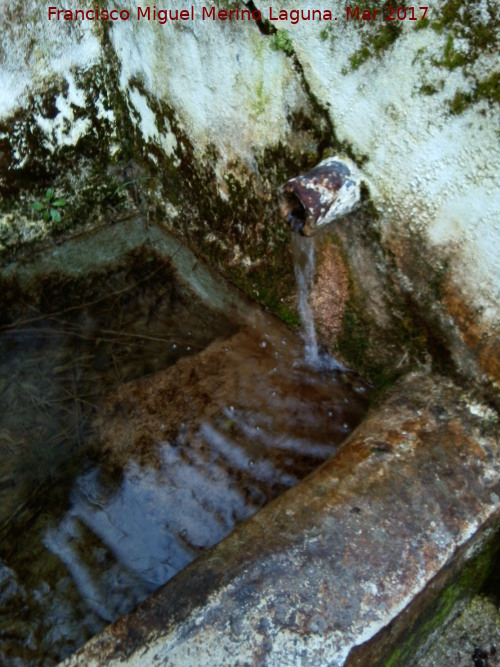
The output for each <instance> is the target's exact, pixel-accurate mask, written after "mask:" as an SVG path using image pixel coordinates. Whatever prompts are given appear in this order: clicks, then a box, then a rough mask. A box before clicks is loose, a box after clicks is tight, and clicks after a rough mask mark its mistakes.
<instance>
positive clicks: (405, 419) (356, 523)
mask: <svg viewBox="0 0 500 667" xmlns="http://www.w3.org/2000/svg"><path fill="white" fill-rule="evenodd" d="M496 431H497V417H496V414H495V413H494V412H493V411H492V410H491V409H490V408H488V407H487V406H481V405H480V404H478V403H477V401H475V399H474V398H473V397H472V396H470V395H468V394H467V392H465V391H464V390H463V389H462V388H460V387H457V386H456V385H454V384H453V382H452V381H451V380H449V379H447V378H444V377H439V376H434V375H432V374H426V373H422V374H411V375H409V376H407V377H406V378H403V379H402V380H401V381H399V382H398V383H397V384H396V385H395V386H394V387H393V389H392V390H391V391H390V392H389V393H388V395H387V396H386V398H385V400H384V401H383V403H382V404H381V405H379V406H378V407H377V408H376V409H374V410H373V411H372V412H371V413H370V414H369V415H368V416H367V417H366V418H365V420H364V421H363V422H362V424H361V425H360V426H359V427H358V428H357V429H356V430H355V431H354V433H353V434H352V435H351V436H350V438H349V439H348V440H347V441H346V442H345V443H344V444H343V445H342V446H341V448H340V449H339V451H338V452H337V453H336V454H335V455H334V456H333V457H332V458H331V459H329V460H328V461H327V462H325V463H324V464H323V465H322V466H320V468H318V469H317V470H316V471H315V472H313V473H312V474H311V475H310V476H308V477H307V478H306V479H305V480H303V481H302V482H300V483H299V484H298V485H297V486H296V487H294V488H293V489H290V490H289V491H287V492H285V493H284V494H283V495H282V496H280V497H279V498H277V499H276V500H274V501H272V502H271V503H269V504H268V505H267V506H265V507H264V508H263V509H262V510H260V511H259V512H258V513H257V514H255V515H254V516H253V517H251V518H250V519H248V520H247V521H245V522H244V523H242V524H240V525H239V526H238V527H237V528H236V529H235V530H234V531H233V532H232V533H231V534H230V535H229V536H228V537H226V538H225V539H224V540H222V541H221V542H220V543H219V544H217V545H216V546H214V547H213V548H211V549H209V550H208V551H207V552H205V553H204V554H203V555H202V556H201V557H200V558H198V559H197V560H196V561H194V562H193V563H192V564H191V565H189V566H188V567H187V568H186V569H185V570H183V571H182V572H180V573H179V574H178V575H177V576H176V577H174V578H173V579H172V580H171V581H170V582H168V583H167V584H166V585H165V586H164V587H162V588H161V589H159V590H158V591H157V592H156V593H154V594H153V595H152V596H151V597H150V598H148V599H147V600H146V601H145V602H143V603H142V604H141V605H139V607H138V608H137V609H136V610H135V611H134V612H132V613H130V614H129V615H127V616H125V617H123V618H121V619H119V620H118V621H117V622H116V623H114V624H112V625H111V626H109V627H108V628H106V629H105V630H104V631H103V632H102V633H100V634H99V635H97V636H96V637H94V638H93V639H91V640H90V642H88V643H87V644H86V645H85V646H84V647H82V648H81V649H80V650H78V651H77V652H76V653H75V654H74V655H73V656H71V657H70V658H68V659H67V660H66V661H65V662H64V663H62V664H63V665H65V666H66V667H74V666H77V665H78V666H79V665H86V666H88V667H92V666H98V665H114V664H128V665H160V664H161V665H179V666H180V665H193V664H212V665H227V664H232V665H237V664H241V665H244V664H266V665H284V664H308V665H318V666H320V665H339V666H340V665H366V664H370V665H374V664H379V662H380V661H382V662H380V664H387V663H386V659H387V656H388V655H390V653H391V651H393V649H394V646H395V642H397V638H398V637H402V636H403V633H404V631H405V629H406V628H407V627H408V625H409V623H410V621H412V608H413V610H414V612H415V609H416V610H417V611H416V612H415V613H416V614H417V615H418V614H420V613H421V611H422V609H427V610H428V609H429V608H432V605H433V604H435V603H436V600H437V599H438V597H439V594H440V593H441V592H442V591H443V590H444V589H445V587H446V586H447V585H448V584H450V582H451V581H452V579H453V577H456V576H457V572H460V571H461V570H462V569H463V567H464V564H467V563H469V562H471V560H473V559H474V558H476V557H477V555H478V553H480V552H482V551H483V550H484V549H485V545H487V544H491V542H492V540H493V539H494V537H495V536H496V535H497V534H498V529H499V526H500V481H499V477H500V476H499V474H498V473H499V470H500V445H499V441H498V435H497V434H496ZM448 611H451V607H450V609H449V610H448ZM415 613H414V614H413V615H414V616H415ZM405 615H406V616H405ZM413 620H414V619H413ZM412 622H413V621H412ZM367 655H370V662H369V663H367V662H366V660H367ZM301 661H302V662H301ZM304 661H305V662H304ZM390 664H391V665H392V664H394V665H397V664H403V663H400V662H398V661H397V659H396V661H395V662H391V663H390ZM404 664H405V665H406V664H411V663H410V662H408V661H405V662H404Z"/></svg>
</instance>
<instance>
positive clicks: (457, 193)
mask: <svg viewBox="0 0 500 667" xmlns="http://www.w3.org/2000/svg"><path fill="white" fill-rule="evenodd" d="M78 4H79V3H76V2H72V3H69V5H68V7H69V8H73V9H76V8H77V7H78ZM329 5H330V3H328V2H324V1H323V0H318V1H317V2H314V3H308V2H303V3H301V5H300V8H301V9H307V8H313V9H317V8H322V9H323V10H326V9H331V7H330V6H329ZM114 6H115V7H117V8H118V9H120V8H129V4H128V3H126V2H116V3H115V5H114ZM193 6H194V10H193V11H194V13H195V18H194V19H193V20H189V21H185V22H173V21H168V22H167V23H165V24H163V25H162V24H160V23H159V21H158V20H156V21H155V20H153V19H152V15H151V20H150V21H146V20H145V19H144V18H142V19H141V20H140V21H137V13H136V11H135V10H133V11H131V17H130V20H129V21H116V22H112V21H110V22H103V21H100V22H97V21H95V22H93V23H92V22H89V21H87V22H83V23H82V22H75V21H63V20H59V21H56V20H54V19H53V20H50V21H49V20H48V9H47V6H46V5H45V3H42V2H33V3H31V4H30V5H29V6H27V5H26V4H25V3H22V2H17V1H15V0H7V1H6V2H4V3H3V5H2V9H1V12H0V23H1V29H2V35H3V49H2V51H1V52H0V61H1V62H0V64H1V67H0V195H1V200H0V244H1V248H0V249H3V254H4V257H7V258H8V257H9V255H10V254H12V253H14V252H15V251H16V250H17V249H18V248H19V247H21V246H24V245H25V244H26V243H32V242H34V241H40V240H43V239H45V238H47V237H50V236H53V235H55V236H57V235H60V234H61V233H67V232H69V231H71V229H73V228H74V227H75V226H76V225H80V226H81V225H85V224H86V225H91V224H94V225H95V224H103V223H106V224H107V223H108V222H109V221H110V220H116V219H119V218H120V215H123V214H126V212H127V211H128V210H129V209H130V208H131V207H134V206H135V207H137V206H139V207H140V208H141V207H142V209H141V210H143V211H145V212H146V213H147V215H152V216H154V217H155V218H156V219H157V220H162V222H163V224H165V225H166V226H168V227H170V228H171V229H173V230H174V231H176V232H177V233H179V234H181V235H182V236H183V237H184V238H186V240H187V241H188V242H189V243H190V244H191V245H192V246H193V247H195V248H196V249H197V250H198V251H199V252H201V253H202V254H204V255H205V256H207V257H208V258H209V259H210V260H211V261H212V262H215V263H217V264H218V265H219V266H220V267H221V269H222V270H225V271H226V272H227V273H228V274H229V275H230V276H231V277H232V278H233V279H237V278H238V279H240V282H241V284H242V285H243V286H244V288H245V289H247V291H249V292H251V293H252V292H253V295H254V296H256V297H257V298H258V299H260V300H262V301H263V302H265V303H267V305H270V306H271V307H272V308H273V309H274V310H276V311H278V313H279V314H281V315H282V316H285V315H286V312H285V311H286V308H285V306H282V304H285V305H286V304H287V302H288V301H287V300H289V299H290V294H291V292H292V290H293V287H291V285H292V284H293V280H290V277H291V272H290V271H289V270H288V269H287V264H289V261H290V260H289V256H286V252H285V255H284V251H283V249H286V248H287V247H288V246H287V230H286V229H285V227H284V226H283V225H282V224H281V223H280V222H279V216H278V213H277V208H276V206H275V203H274V195H275V192H276V188H277V186H278V185H279V184H280V182H282V180H283V179H284V178H286V177H289V176H293V175H295V173H296V172H298V171H299V170H301V169H305V168H307V167H310V166H312V164H314V163H315V162H316V161H318V160H319V159H321V158H322V157H323V156H324V155H326V154H332V153H333V152H338V151H341V152H342V151H344V152H346V153H348V154H350V155H351V156H352V157H354V158H355V159H356V160H357V161H358V162H359V163H360V164H361V166H362V169H363V171H364V174H365V176H366V182H367V186H368V193H369V194H367V195H366V197H365V201H366V202H370V201H371V202H372V204H374V209H373V210H372V211H371V213H370V220H369V225H370V226H371V232H370V233H372V236H371V238H370V240H369V241H366V227H365V226H363V227H362V228H361V231H360V230H359V229H358V230H356V229H352V230H350V229H349V226H344V228H342V229H341V233H340V236H341V243H343V245H344V250H345V254H346V256H347V263H348V264H349V265H350V269H351V273H352V278H353V280H354V282H355V283H358V285H359V290H360V291H361V292H362V293H363V294H364V299H363V308H364V310H365V311H366V313H368V314H370V316H372V319H374V320H375V321H377V322H378V325H380V322H381V321H382V320H383V319H384V317H383V316H382V315H383V313H382V311H384V310H385V311H389V315H390V319H391V321H392V322H393V324H394V322H396V321H401V319H402V318H404V317H410V318H416V319H415V321H416V322H417V324H416V326H417V328H422V330H423V329H425V330H426V331H427V332H429V333H427V334H426V336H427V339H426V345H427V347H429V348H430V347H432V345H431V344H430V342H429V341H430V339H431V338H432V337H433V336H434V337H436V338H437V339H439V341H440V345H441V347H439V346H438V347H439V350H446V354H449V355H450V359H451V362H452V364H453V365H454V367H455V368H456V369H458V370H459V371H460V372H462V373H463V374H464V375H466V376H467V377H469V378H471V377H475V378H480V379H481V380H486V381H487V382H493V383H498V381H499V380H500V362H499V354H498V353H499V349H500V348H499V341H498V324H499V319H500V307H499V305H498V304H499V303H500V298H499V297H500V271H499V268H498V261H497V258H498V254H499V250H500V247H499V246H500V220H499V217H500V214H499V211H500V193H499V190H498V187H496V179H497V175H498V173H499V171H500V148H499V142H498V113H499V104H498V92H497V90H498V86H497V85H496V84H495V82H497V81H498V76H499V74H498V72H499V68H500V63H499V58H498V34H499V31H498V16H497V14H498V2H497V0H494V1H492V2H489V3H487V2H480V3H478V4H477V5H474V7H469V6H468V5H466V4H462V3H460V2H457V1H453V0H446V1H441V2H437V3H434V4H433V6H432V7H429V8H428V11H427V17H426V19H427V20H426V21H420V20H417V21H409V20H405V21H401V22H399V21H395V22H387V21H385V20H384V18H385V16H384V13H383V12H382V13H381V14H380V15H379V16H377V18H376V19H375V20H366V21H363V20H359V21H356V20H354V19H353V18H351V19H350V20H347V15H346V9H345V6H344V5H341V6H338V7H336V8H335V12H334V14H337V16H336V18H337V20H334V16H332V20H331V21H325V20H322V21H308V20H305V19H299V20H298V22H295V17H294V16H293V15H291V14H290V13H289V10H290V8H289V7H288V5H287V3H285V2H282V3H280V2H278V3H277V4H276V3H273V4H272V12H273V13H272V14H271V15H270V10H271V4H270V3H266V2H263V3H258V7H259V9H260V10H261V12H262V22H261V23H260V25H258V24H257V23H256V22H255V21H250V22H248V21H236V20H233V21H225V22H223V21H218V20H217V21H212V20H210V19H208V20H206V21H203V20H202V7H210V6H211V5H210V4H206V5H204V4H202V3H201V2H195V3H194V5H193ZM222 6H223V5H222V3H221V4H220V7H222ZM217 8H219V5H217ZM142 9H145V6H142ZM280 9H281V10H283V9H284V10H288V14H287V15H288V19H287V20H285V18H284V17H285V14H283V13H282V14H281V15H280ZM285 13H286V12H285ZM278 16H281V18H280V19H279V20H274V19H275V18H276V17H278ZM415 16H416V17H419V16H420V13H419V12H417V13H416V14H415ZM269 19H271V20H269ZM265 33H267V34H265ZM46 187H55V188H56V189H57V190H58V191H59V192H61V193H63V194H64V195H65V196H66V197H67V199H68V201H70V203H71V205H68V206H67V208H66V209H65V211H64V215H63V222H62V225H61V224H59V225H58V224H56V223H53V222H49V223H44V222H43V221H42V220H41V219H40V216H38V217H37V216H36V215H34V214H33V213H32V212H30V208H29V205H30V202H31V201H33V199H35V198H38V199H39V198H40V197H41V196H43V193H44V191H45V188H46ZM355 224H356V220H355V219H354V220H353V225H355ZM269 230H271V231H269ZM360 234H361V237H363V238H360ZM363 244H364V245H363ZM361 246H363V248H365V250H366V252H364V253H363V252H361V250H360V251H359V252H356V249H359V248H361ZM353 249H354V250H353ZM360 258H361V259H360ZM367 263H370V265H371V269H367V270H366V271H365V270H364V269H363V265H365V266H366V265H367ZM252 272H253V273H252ZM369 274H370V275H371V274H377V275H376V276H375V277H374V275H371V278H369V277H368V276H369ZM270 282H274V283H276V284H278V283H279V284H280V285H281V284H282V283H283V285H285V287H283V290H282V292H279V293H277V294H275V293H274V292H273V294H272V295H270V294H269V293H268V292H267V291H266V283H267V285H269V283H270ZM377 291H378V292H380V294H382V295H383V296H380V294H376V292H377ZM370 293H371V296H370ZM367 295H368V296H367ZM395 295H396V296H397V298H398V299H399V305H398V307H397V308H395V307H394V303H395ZM384 299H385V303H384V304H383V306H381V304H380V301H381V300H384ZM280 309H281V311H280ZM396 311H397V312H396ZM386 314H387V313H386ZM285 319H286V318H285ZM382 328H383V327H382ZM431 352H432V350H431ZM436 354H437V356H439V355H440V354H441V352H438V353H434V356H435V357H436ZM443 354H444V353H443Z"/></svg>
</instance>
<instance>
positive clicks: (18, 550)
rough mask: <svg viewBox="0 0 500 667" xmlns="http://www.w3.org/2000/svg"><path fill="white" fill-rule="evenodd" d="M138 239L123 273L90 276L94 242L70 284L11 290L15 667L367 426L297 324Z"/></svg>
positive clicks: (83, 635) (48, 274) (47, 656)
mask: <svg viewBox="0 0 500 667" xmlns="http://www.w3.org/2000/svg"><path fill="white" fill-rule="evenodd" d="M139 231H140V233H139V234H138V238H140V239H142V241H141V244H140V245H139V246H135V245H134V244H133V243H132V237H133V235H134V234H133V233H132V231H131V233H130V238H129V242H128V243H127V244H125V245H126V247H124V248H121V249H120V252H116V253H115V254H116V257H114V258H113V261H106V262H102V261H101V260H102V258H100V257H95V260H96V263H95V266H94V265H92V266H89V265H88V264H87V265H85V262H87V263H88V262H89V259H88V254H89V253H90V254H91V255H92V254H93V255H94V256H95V255H96V253H95V252H94V251H92V250H91V251H89V253H87V254H85V253H84V252H83V251H82V249H84V248H85V247H86V246H85V244H84V242H82V241H80V242H78V243H80V246H79V247H80V251H78V250H77V251H75V248H74V245H73V246H70V247H69V248H68V249H64V248H62V249H60V250H59V251H58V257H59V260H60V259H61V258H67V257H71V256H72V255H71V253H72V252H73V259H72V268H71V271H69V272H68V271H64V270H63V269H62V268H61V265H60V264H59V266H58V268H55V267H54V266H53V265H51V264H50V263H49V265H47V264H43V262H42V265H41V269H40V266H39V268H38V269H37V270H31V269H30V270H28V269H27V268H26V266H23V267H21V268H20V270H19V271H17V272H16V271H13V270H10V269H9V270H7V271H4V272H3V277H2V280H3V284H2V288H3V294H4V295H5V296H4V306H3V310H2V312H1V319H0V452H1V458H0V535H1V542H0V664H2V665H6V666H7V665H8V666H10V665H15V666H19V665H54V664H57V662H59V661H60V660H61V659H63V658H64V657H66V656H67V655H69V654H70V653H71V652H73V651H74V650H75V649H76V648H77V647H78V646H80V645H82V644H83V643H84V642H85V641H86V640H87V639H89V638H90V637H91V636H92V635H93V634H95V633H96V632H98V631H99V630H101V629H102V628H103V627H104V626H105V625H106V624H108V623H109V622H112V621H113V620H115V619H116V618H118V617H119V616H120V615H122V614H124V613H126V612H127V611H129V610H131V609H133V608H134V607H135V606H136V605H137V604H138V603H139V602H140V601H141V600H143V599H144V598H145V597H147V596H148V595H149V594H150V593H151V592H152V591H154V590H155V589H156V588H158V587H159V586H161V585H162V584H163V583H165V582H166V581H168V580H169V579H170V578H171V577H172V576H174V575H175V574H176V573H177V572H178V571H180V570H181V569H183V568H184V567H185V566H186V565H187V564H188V563H190V562H191V561H192V560H193V559H194V558H196V557H197V555H199V554H200V553H201V552H202V551H203V550H204V549H206V548H208V547H210V546H211V545H213V544H215V543H217V542H218V541H220V540H221V539H222V538H224V537H225V536H226V535H227V534H228V533H229V532H230V531H231V530H232V529H233V527H234V526H235V525H236V524H237V523H238V522H240V521H242V520H244V519H246V518H248V517H249V516H251V515H252V514H253V513H254V512H256V511H257V510H258V509H259V508H260V507H262V506H263V505H264V504H266V503H267V502H268V501H270V500H271V499H272V498H274V497H276V496H277V495H279V494H280V493H282V492H284V491H286V490H287V489H289V488H290V487H293V486H294V485H295V484H296V483H297V482H298V481H299V480H300V479H302V478H303V477H304V476H306V475H307V474H308V473H309V472H311V471H312V470H313V469H314V468H316V467H317V466H318V465H320V464H321V462H322V461H324V460H325V459H326V458H328V457H329V456H330V455H331V454H332V453H334V452H335V451H336V449H337V448H338V447H339V445H340V444H341V442H342V441H343V440H344V439H345V437H346V436H347V435H348V434H349V433H350V432H351V431H352V429H353V428H354V427H355V426H356V425H357V424H358V423H359V421H360V420H361V419H362V418H363V416H364V414H365V412H366V409H367V407H368V400H369V393H370V389H369V386H368V385H367V384H366V383H365V382H364V381H363V380H362V379H361V378H359V377H358V376H357V375H356V374H355V373H352V372H350V371H347V372H342V371H340V370H331V368H330V369H328V368H323V369H321V368H317V367H315V368H311V367H310V366H308V365H307V364H306V363H305V362H304V351H303V342H302V341H301V339H300V338H298V337H297V336H296V335H294V334H293V333H291V332H290V331H288V330H287V329H286V328H285V327H284V326H283V325H282V324H281V323H280V322H278V321H275V320H274V319H273V318H272V317H269V316H267V315H265V314H263V313H261V312H260V311H259V310H258V309H256V308H255V307H253V306H251V305H248V304H245V303H244V301H243V300H242V299H240V297H239V296H238V295H237V294H234V293H229V292H228V293H226V289H227V288H225V286H224V285H223V283H221V282H220V281H218V279H217V278H216V277H214V276H211V275H210V274H209V273H208V272H207V271H206V270H205V269H204V268H203V267H202V266H201V265H200V264H199V263H198V262H197V261H196V260H195V259H194V258H192V257H190V256H189V255H188V254H186V252H187V251H185V249H181V248H180V247H177V246H175V244H174V246H175V247H174V246H172V244H171V242H170V241H168V240H167V241H165V242H164V240H163V236H162V234H161V233H160V232H159V231H158V230H154V231H151V230H149V231H148V234H149V238H148V237H147V234H146V231H145V229H143V228H142V227H141V229H140V230H139ZM145 236H146V238H148V242H147V243H145V242H144V237H145ZM92 242H93V243H94V248H95V247H98V248H100V247H101V246H99V242H98V241H97V246H96V245H95V244H96V240H95V239H93V241H92ZM106 243H107V244H108V246H109V244H110V241H109V239H108V240H107V241H106ZM103 244H104V241H103ZM111 245H112V244H111ZM103 247H104V246H103ZM110 247H111V246H110ZM165 248H167V251H165ZM172 248H174V250H173V251H172ZM76 257H78V258H80V259H79V261H80V262H81V264H82V266H83V265H85V266H83V268H82V269H81V270H80V271H76V270H75V263H77V260H76V259H75V258H76ZM30 271H31V273H30ZM23 272H24V274H23ZM19 274H21V275H24V276H27V275H28V274H29V276H31V277H30V278H29V279H27V278H26V277H25V278H24V280H25V283H26V285H23V286H22V285H20V281H19V279H18V278H17V276H18V275H19ZM270 539H272V536H270Z"/></svg>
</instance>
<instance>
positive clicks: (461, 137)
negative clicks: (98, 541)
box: [257, 0, 500, 329]
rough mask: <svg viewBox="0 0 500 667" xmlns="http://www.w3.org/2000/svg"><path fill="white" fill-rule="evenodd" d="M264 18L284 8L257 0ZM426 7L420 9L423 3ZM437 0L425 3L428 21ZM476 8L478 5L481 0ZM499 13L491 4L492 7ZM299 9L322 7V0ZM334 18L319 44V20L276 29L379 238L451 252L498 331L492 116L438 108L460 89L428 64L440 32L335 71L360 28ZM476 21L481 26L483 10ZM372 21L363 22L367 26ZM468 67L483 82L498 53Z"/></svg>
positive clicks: (460, 83)
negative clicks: (324, 113)
mask: <svg viewBox="0 0 500 667" xmlns="http://www.w3.org/2000/svg"><path fill="white" fill-rule="evenodd" d="M257 4H258V6H259V7H260V8H261V9H263V10H264V13H265V15H268V9H269V7H270V6H272V7H273V11H274V14H275V15H276V14H277V13H278V8H285V9H290V5H289V4H288V3H287V2H279V1H278V2H274V1H273V2H270V1H268V0H263V1H262V2H259V3H257ZM430 4H431V3H429V5H430ZM439 4H440V3H437V2H434V3H432V6H430V7H429V17H430V18H431V19H432V18H433V13H434V14H435V12H436V9H437V7H438V6H439ZM483 4H484V3H483ZM492 4H493V5H494V6H496V7H497V8H498V11H500V3H498V0H495V1H494V2H493V3H492ZM300 6H301V7H310V8H320V7H323V8H332V5H331V3H329V2H325V1H324V0H314V1H308V0H304V1H303V2H301V3H300ZM336 9H337V16H338V21H337V22H335V24H334V27H333V29H332V30H331V33H330V34H331V35H333V39H332V38H331V37H330V36H329V37H328V39H326V40H325V39H322V36H321V34H320V33H321V31H322V30H323V29H324V28H325V25H327V24H325V23H323V24H321V23H319V22H317V21H316V22H313V21H303V22H300V23H298V24H297V25H293V24H292V23H291V22H290V21H287V22H285V21H279V22H276V26H277V27H278V28H280V29H286V30H287V32H288V34H289V36H290V39H291V40H292V43H293V48H294V50H295V52H296V54H297V56H298V58H299V60H300V62H301V64H302V65H303V67H304V71H305V75H306V79H307V81H308V83H309V85H310V86H311V89H312V91H313V93H314V94H315V95H316V96H317V97H318V99H320V100H321V101H322V102H323V104H325V105H327V107H328V110H329V113H330V117H331V119H332V121H333V124H334V127H335V130H336V132H337V135H338V137H339V139H341V140H345V141H348V142H349V143H350V144H351V145H352V147H353V148H354V150H355V152H356V153H357V154H358V155H359V156H365V157H367V160H366V162H365V164H364V165H363V170H364V173H365V175H366V178H367V181H368V183H369V187H370V192H371V194H372V197H373V199H374V202H375V204H376V205H377V207H378V208H379V209H380V210H381V211H382V213H383V219H384V231H385V233H386V234H389V233H393V232H394V230H396V233H400V234H404V232H405V230H406V228H413V229H421V230H423V231H424V232H426V234H427V235H428V238H429V240H430V241H431V243H432V244H433V245H434V246H436V247H437V248H438V249H439V252H442V253H449V252H450V251H451V252H452V254H453V262H452V273H453V277H454V280H455V281H456V283H457V284H458V285H459V286H460V288H461V289H462V290H463V292H464V293H465V294H466V295H467V296H468V297H469V298H470V300H471V302H472V303H473V304H474V305H475V306H476V308H477V310H478V315H480V317H481V318H482V320H483V323H484V325H485V326H486V327H488V328H493V329H494V328H498V327H499V326H500V187H499V176H500V136H499V128H500V116H499V112H498V107H497V108H495V109H491V108H489V107H488V105H487V104H486V103H485V102H480V103H478V104H476V105H474V107H471V108H469V109H466V110H465V112H464V113H462V114H460V115H452V114H450V112H449V111H448V109H447V104H446V102H447V100H450V99H451V98H452V97H453V95H454V93H455V92H456V91H457V90H459V89H460V90H464V91H466V90H468V89H469V86H470V84H469V83H468V82H467V81H466V79H465V78H464V76H463V74H462V72H461V71H460V69H456V70H453V71H447V70H444V69H442V68H439V67H437V66H436V65H435V64H433V62H432V59H433V58H436V59H439V57H440V56H441V55H442V51H443V45H444V43H445V40H446V34H443V35H439V34H438V33H436V32H434V31H433V30H431V29H425V30H414V29H413V27H412V26H411V25H410V24H409V23H406V24H405V26H404V30H405V33H404V35H403V36H402V37H400V38H399V39H398V40H397V41H396V42H395V44H394V45H393V47H392V48H390V49H389V50H387V51H386V52H384V53H383V55H382V56H381V57H380V58H372V59H369V60H368V61H367V62H365V63H364V64H363V65H361V67H360V68H359V69H357V70H355V71H349V72H348V73H347V74H344V73H343V72H345V70H346V69H348V70H349V69H351V68H350V67H349V57H350V56H351V55H352V54H353V53H354V52H355V51H356V49H357V48H359V46H360V43H361V42H360V30H359V28H358V27H357V26H356V25H355V24H354V23H353V22H352V21H349V22H348V21H346V20H345V10H344V9H343V5H342V6H337V7H336ZM484 20H485V21H488V14H487V13H485V16H484ZM372 28H373V25H365V26H363V27H362V29H363V30H370V29H372ZM474 68H475V69H476V71H478V72H481V74H482V76H483V77H484V78H485V77H486V76H488V75H489V74H491V73H492V72H493V71H495V70H496V71H498V70H499V69H500V57H499V55H498V53H497V54H496V55H495V56H492V54H491V53H484V54H482V55H481V56H480V58H479V59H478V60H477V61H476V63H475V65H474ZM440 79H444V87H443V88H442V90H440V91H439V92H438V93H435V94H433V95H423V94H421V93H420V92H419V89H420V87H421V86H422V84H423V83H434V82H438V81H439V80H440Z"/></svg>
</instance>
